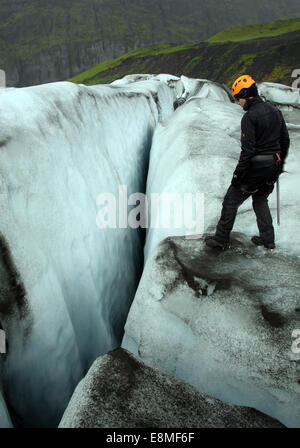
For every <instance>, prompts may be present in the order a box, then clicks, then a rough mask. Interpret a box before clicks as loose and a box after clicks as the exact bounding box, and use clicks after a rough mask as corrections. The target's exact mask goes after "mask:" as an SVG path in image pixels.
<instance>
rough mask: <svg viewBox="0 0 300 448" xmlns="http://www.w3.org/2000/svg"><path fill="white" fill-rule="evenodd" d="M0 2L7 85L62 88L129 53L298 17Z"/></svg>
mask: <svg viewBox="0 0 300 448" xmlns="http://www.w3.org/2000/svg"><path fill="white" fill-rule="evenodd" d="M286 4H287V1H284V0H274V1H273V2H272V8H270V1H269V0H252V2H251V3H250V2H249V1H248V0H226V1H221V0H210V1H209V2H207V1H206V0H186V1H185V2H182V1H181V0H85V1H84V2H82V1H80V0H12V1H8V0H0V67H1V68H3V69H4V70H5V71H6V72H7V81H8V85H15V86H25V85H33V84H38V83H44V82H50V81H56V80H62V79H65V78H68V77H70V76H74V75H75V74H77V73H80V72H82V71H83V70H86V69H87V68H89V67H91V66H93V65H95V64H97V63H99V62H101V61H104V60H107V59H111V58H115V57H118V56H120V55H121V54H124V53H126V52H128V51H130V50H132V49H135V48H140V47H144V46H148V45H155V44H158V43H165V42H167V43H186V42H192V41H199V40H205V39H207V38H209V37H211V36H213V35H215V34H216V33H218V32H219V31H221V30H223V29H224V28H227V27H229V26H233V25H236V24H250V23H257V22H264V21H270V20H276V19H279V18H292V17H297V16H300V3H299V1H298V0H289V1H288V5H289V7H288V8H287V7H286Z"/></svg>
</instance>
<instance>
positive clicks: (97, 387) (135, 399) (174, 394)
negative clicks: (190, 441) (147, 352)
mask: <svg viewBox="0 0 300 448" xmlns="http://www.w3.org/2000/svg"><path fill="white" fill-rule="evenodd" d="M112 376H113V377H114V381H111V377H112ZM280 427H281V428H282V427H283V425H281V424H280V423H279V422H277V421H276V420H273V419H271V418H270V417H267V416H266V415H263V414H261V413H259V412H257V411H255V410H254V409H250V408H242V407H238V406H231V405H227V404H224V403H222V402H220V401H219V400H216V399H212V398H210V397H208V396H206V395H204V394H202V393H200V392H199V391H198V390H197V389H195V388H194V387H192V386H190V385H189V384H187V383H185V382H184V381H182V380H178V379H176V378H174V377H171V376H169V375H166V374H164V373H163V372H161V371H159V370H157V369H153V368H151V367H149V366H148V365H146V364H145V363H143V362H142V361H141V360H140V359H139V358H136V357H135V356H133V355H132V354H131V353H129V352H128V351H127V350H124V349H122V348H118V349H116V350H114V351H112V352H109V353H107V354H106V355H104V356H101V357H99V358H98V359H97V360H96V361H95V362H94V363H93V365H92V367H91V368H90V370H89V371H88V373H87V375H86V376H85V377H84V378H83V379H82V380H81V381H80V383H79V384H78V386H77V387H76V389H75V392H74V394H73V396H72V398H71V401H70V403H69V405H68V407H67V409H66V411H65V413H64V415H63V418H62V420H61V422H60V424H59V428H280Z"/></svg>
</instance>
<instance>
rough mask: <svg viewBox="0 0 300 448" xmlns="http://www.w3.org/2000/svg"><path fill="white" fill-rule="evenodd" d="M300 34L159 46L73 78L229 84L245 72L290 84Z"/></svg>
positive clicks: (299, 50)
mask: <svg viewBox="0 0 300 448" xmlns="http://www.w3.org/2000/svg"><path fill="white" fill-rule="evenodd" d="M299 54H300V31H295V32H293V33H287V34H284V35H281V36H277V37H270V38H262V39H253V40H248V41H241V42H225V43H208V42H200V43H198V44H189V45H180V46H175V45H173V46H172V45H159V46H156V47H149V48H144V49H141V50H136V51H133V52H130V53H128V54H126V55H123V56H122V57H120V58H118V59H115V60H111V61H106V62H104V63H102V64H98V65H97V66H95V67H93V68H92V69H91V70H88V71H86V72H84V73H81V74H80V75H78V76H75V77H74V78H72V79H70V80H71V81H73V82H76V83H84V84H87V85H92V84H97V83H110V82H112V81H113V80H115V79H117V78H121V77H123V76H124V75H127V74H130V73H153V74H158V73H172V74H173V75H178V76H181V75H186V76H190V77H192V78H206V79H210V80H212V81H217V82H221V83H226V84H228V85H229V86H230V85H231V84H232V82H233V80H234V79H235V78H236V77H237V76H239V75H242V74H243V73H244V72H250V73H251V74H252V76H254V77H255V78H257V81H260V82H263V81H273V82H281V83H283V84H286V85H291V83H292V81H293V79H292V78H291V74H292V71H293V70H294V69H295V68H298V67H299V57H298V55H299Z"/></svg>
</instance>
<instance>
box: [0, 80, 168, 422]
mask: <svg viewBox="0 0 300 448" xmlns="http://www.w3.org/2000/svg"><path fill="white" fill-rule="evenodd" d="M174 99H175V94H174V91H173V90H172V89H170V88H168V86H167V84H166V83H164V82H161V81H159V80H158V79H154V80H148V81H147V80H145V81H144V82H140V83H132V84H131V85H129V86H124V87H121V86H119V87H118V86H94V87H86V86H83V85H79V86H77V85H75V84H73V83H69V82H59V83H51V84H46V85H41V86H34V87H28V88H21V89H12V90H10V89H9V90H6V91H3V92H1V96H0V100H1V101H0V117H1V123H2V126H1V129H0V216H1V218H0V246H1V256H0V279H1V282H0V297H1V299H0V318H1V322H2V324H3V328H4V330H5V331H6V334H7V340H8V342H9V349H8V353H7V355H6V357H5V359H4V360H3V375H2V382H3V389H4V392H5V394H4V395H5V400H6V402H7V403H8V404H9V410H10V413H11V415H12V416H13V420H14V422H15V424H16V425H17V426H37V427H42V426H57V424H58V422H59V420H60V418H61V415H62V413H63V411H64V410H65V408H66V406H67V403H68V401H69V399H70V396H71V394H72V392H73V390H74V388H75V386H76V385H77V383H78V381H79V380H80V379H81V378H82V377H83V376H84V375H85V373H86V372H87V370H88V368H89V367H90V365H91V363H92V362H93V361H94V360H95V359H96V358H97V356H99V355H101V354H105V353H107V351H109V350H111V349H113V348H115V347H117V346H119V345H120V343H121V339H122V336H123V327H124V324H125V320H126V317H127V313H128V309H129V306H130V304H131V301H132V299H133V297H134V293H135V290H136V287H137V284H138V281H139V277H140V275H141V271H142V265H143V243H144V235H143V233H142V232H139V231H138V230H134V229H130V228H129V227H127V228H105V229H103V228H99V226H97V222H96V219H97V215H98V213H99V210H98V205H97V197H98V196H99V194H101V193H110V194H113V195H115V196H116V197H118V188H119V185H126V186H127V190H128V194H131V193H132V192H138V191H142V192H144V191H145V179H146V176H147V169H148V159H149V150H150V147H151V140H152V134H153V132H154V128H155V126H156V124H157V123H158V121H159V120H165V119H166V118H168V116H170V115H171V113H172V112H173V102H174ZM0 406H1V407H3V400H2V399H1V401H0ZM1 412H2V411H1Z"/></svg>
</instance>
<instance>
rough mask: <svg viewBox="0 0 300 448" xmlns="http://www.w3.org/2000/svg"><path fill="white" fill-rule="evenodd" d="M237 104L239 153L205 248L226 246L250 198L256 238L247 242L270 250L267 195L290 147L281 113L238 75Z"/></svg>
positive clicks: (271, 230) (271, 237)
mask: <svg viewBox="0 0 300 448" xmlns="http://www.w3.org/2000/svg"><path fill="white" fill-rule="evenodd" d="M232 93H233V95H234V97H235V99H236V100H237V101H238V104H239V105H240V106H241V107H242V108H243V109H244V110H245V111H246V113H245V114H244V116H243V118H242V122H241V131H242V132H241V149H242V150H241V154H240V158H239V162H238V165H237V167H236V169H235V171H234V174H233V178H232V181H231V185H230V187H229V188H228V191H227V193H226V195H225V198H224V201H223V208H222V213H221V218H220V220H219V222H218V225H217V229H216V233H215V235H214V236H209V237H207V238H206V239H205V242H206V244H207V246H209V247H215V248H220V249H226V248H227V247H229V235H230V232H231V230H232V227H233V224H234V221H235V217H236V214H237V210H238V208H239V206H240V205H241V204H242V203H243V202H244V201H245V200H246V199H247V198H248V197H249V196H252V201H253V210H254V212H255V214H256V219H257V226H258V230H259V236H253V237H252V239H251V241H252V242H253V243H254V244H256V245H258V246H264V247H265V248H267V249H274V248H275V243H274V228H273V224H272V216H271V213H270V209H269V206H268V199H267V198H268V196H269V194H270V193H272V191H273V189H274V183H275V182H276V181H277V179H278V176H279V175H280V174H281V173H282V171H283V165H284V162H285V159H286V156H287V154H288V149H289V145H290V139H289V134H288V131H287V127H286V124H285V121H284V118H283V116H282V113H281V112H280V111H279V110H278V109H277V108H276V107H275V106H273V105H271V104H270V103H268V102H264V101H263V100H262V98H261V97H260V96H258V90H257V86H256V83H255V81H254V79H252V78H251V76H249V75H243V76H240V77H239V78H238V79H236V80H235V82H234V83H233V86H232Z"/></svg>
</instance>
